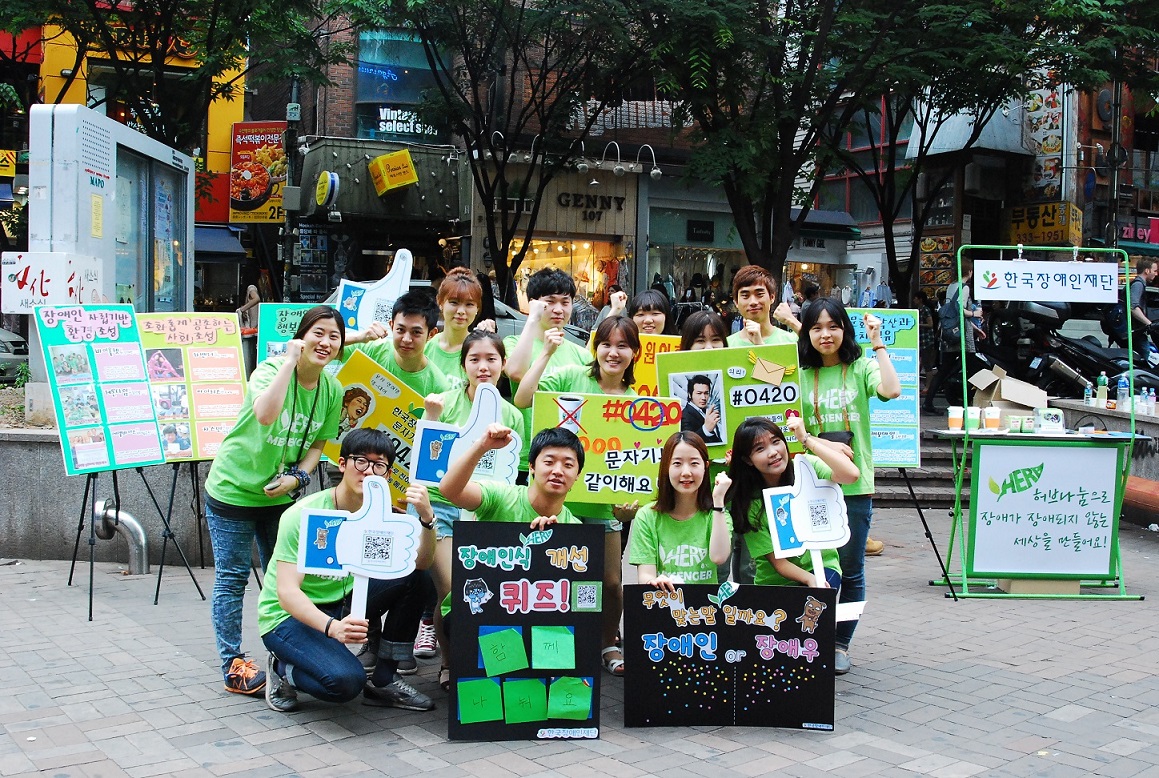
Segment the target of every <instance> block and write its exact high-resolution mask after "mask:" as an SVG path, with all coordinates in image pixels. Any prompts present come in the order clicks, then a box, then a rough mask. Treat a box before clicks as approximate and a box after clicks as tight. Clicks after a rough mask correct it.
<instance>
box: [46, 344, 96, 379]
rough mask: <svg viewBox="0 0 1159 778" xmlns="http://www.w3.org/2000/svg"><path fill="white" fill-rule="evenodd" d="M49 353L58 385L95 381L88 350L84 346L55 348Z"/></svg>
mask: <svg viewBox="0 0 1159 778" xmlns="http://www.w3.org/2000/svg"><path fill="white" fill-rule="evenodd" d="M48 353H49V354H50V355H51V361H52V372H53V375H55V376H56V382H57V383H58V384H62V385H63V384H79V383H86V382H88V381H92V380H93V368H92V365H91V364H89V355H88V349H86V348H85V347H84V346H53V347H52V348H50V349H49V350H48Z"/></svg>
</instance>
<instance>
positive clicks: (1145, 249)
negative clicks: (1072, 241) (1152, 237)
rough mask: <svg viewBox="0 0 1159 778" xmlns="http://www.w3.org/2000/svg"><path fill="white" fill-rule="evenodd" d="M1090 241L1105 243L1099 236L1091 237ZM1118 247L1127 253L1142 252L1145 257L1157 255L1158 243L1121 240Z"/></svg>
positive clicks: (1099, 244) (1158, 254)
mask: <svg viewBox="0 0 1159 778" xmlns="http://www.w3.org/2000/svg"><path fill="white" fill-rule="evenodd" d="M1091 243H1093V244H1094V245H1096V246H1100V247H1101V246H1103V245H1105V241H1104V240H1102V239H1101V238H1091ZM1118 247H1119V248H1121V249H1122V250H1123V251H1125V252H1127V253H1128V254H1142V255H1143V256H1145V257H1159V243H1140V242H1139V241H1135V240H1121V241H1119V244H1118Z"/></svg>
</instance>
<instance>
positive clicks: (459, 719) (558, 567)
mask: <svg viewBox="0 0 1159 778" xmlns="http://www.w3.org/2000/svg"><path fill="white" fill-rule="evenodd" d="M603 532H604V530H603V527H602V526H600V525H591V526H584V525H555V526H553V527H550V528H548V529H546V530H538V531H532V530H531V529H530V528H529V527H528V525H526V524H507V523H499V522H471V521H461V522H456V523H455V535H454V551H453V554H452V558H451V619H450V624H451V635H450V643H451V662H450V664H451V698H450V705H449V714H448V737H449V738H450V739H451V740H536V739H552V738H595V737H599V731H600V612H601V607H602V604H603V586H602V581H603V569H604V534H603Z"/></svg>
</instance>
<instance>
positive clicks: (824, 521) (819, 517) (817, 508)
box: [809, 500, 829, 529]
mask: <svg viewBox="0 0 1159 778" xmlns="http://www.w3.org/2000/svg"><path fill="white" fill-rule="evenodd" d="M809 522H810V524H812V526H813V529H825V528H827V527H828V526H829V504H828V503H826V502H824V501H823V500H816V501H814V502H810V503H809Z"/></svg>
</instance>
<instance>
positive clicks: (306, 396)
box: [205, 357, 342, 508]
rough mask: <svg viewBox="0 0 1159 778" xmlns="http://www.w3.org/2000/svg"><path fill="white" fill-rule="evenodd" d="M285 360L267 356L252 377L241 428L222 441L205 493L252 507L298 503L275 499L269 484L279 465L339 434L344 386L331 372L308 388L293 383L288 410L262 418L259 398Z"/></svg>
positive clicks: (285, 407) (294, 461) (294, 460)
mask: <svg viewBox="0 0 1159 778" xmlns="http://www.w3.org/2000/svg"><path fill="white" fill-rule="evenodd" d="M284 360H285V357H272V358H270V359H267V360H265V361H264V362H262V363H261V364H260V365H258V366H257V367H256V368H255V369H254V372H253V374H252V375H251V376H250V379H249V387H248V388H247V390H246V393H245V399H244V400H243V401H242V404H241V413H240V414H239V415H238V419H237V426H236V427H234V428H233V430H232V431H231V432H230V433H229V434H228V435H226V436H225V440H223V441H222V442H221V447H220V448H219V449H218V450H217V456H216V457H214V460H213V465H212V466H211V467H210V469H209V477H208V478H207V479H206V481H205V491H206V492H208V493H209V496H210V497H212V498H213V499H215V500H217V501H218V502H222V503H225V504H226V505H237V506H241V507H246V508H259V507H265V506H270V505H285V504H288V503H290V502H292V500H291V499H290V497H289V496H288V495H287V496H285V497H279V498H277V499H270V498H269V497H267V496H266V493H265V492H264V491H263V487H264V486H265V485H266V484H268V483H269V482H270V479H271V478H273V477H274V475H275V474H276V473H277V472H280V471H279V470H278V465H279V464H282V465H283V466H289V465H291V464H297V461H298V456H299V455H298V452H299V450H300V451H301V452H302V454H303V455H304V454H305V453H306V452H307V451H308V450H309V449H310V447H311V446H312V445H313V444H314V443H315V442H316V441H319V440H328V439H330V438H333V437H334V436H336V435H337V434H338V417H339V415H340V412H341V410H342V387H341V386H340V385H339V384H338V380H337V379H336V378H334V376H332V375H330V374H328V373H325V372H323V373H322V375H321V377H320V378H319V379H318V385H317V386H316V387H314V388H313V389H309V390H307V389H303V388H302V387H301V386H299V385H298V384H297V382H294V381H291V382H290V388H289V389H287V390H286V399H285V401H284V402H283V403H282V412H281V413H279V414H278V418H277V419H276V420H275V421H274V423H273V424H269V425H262V424H261V423H259V422H258V417H257V416H256V415H255V414H254V398H255V397H257V396H258V395H259V394H261V393H262V392H263V391H265V389H266V387H268V386H269V385H270V384H271V383H273V381H274V377H275V376H276V375H277V374H278V368H280V367H281V366H282V362H283V361H284ZM315 398H317V404H315ZM311 409H313V414H312V415H311V413H310V411H311ZM291 414H292V415H293V420H292V421H291V418H290V417H291Z"/></svg>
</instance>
